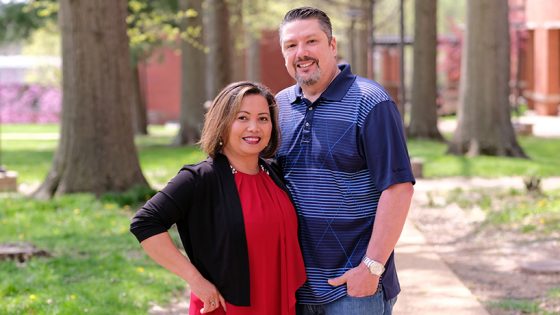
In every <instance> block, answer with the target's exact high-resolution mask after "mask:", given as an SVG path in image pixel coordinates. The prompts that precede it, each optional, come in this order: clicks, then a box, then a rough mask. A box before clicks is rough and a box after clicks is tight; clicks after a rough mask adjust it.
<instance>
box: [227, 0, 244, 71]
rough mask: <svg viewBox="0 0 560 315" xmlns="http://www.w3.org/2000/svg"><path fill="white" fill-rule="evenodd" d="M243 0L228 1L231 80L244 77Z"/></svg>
mask: <svg viewBox="0 0 560 315" xmlns="http://www.w3.org/2000/svg"><path fill="white" fill-rule="evenodd" d="M243 2H244V1H243V0H236V1H230V2H229V12H230V14H229V16H230V29H231V34H232V36H230V38H229V40H230V48H231V50H230V53H231V56H230V60H231V62H230V71H231V80H232V81H241V80H245V79H246V75H245V58H244V56H245V47H246V46H245V36H243V34H244V33H245V32H244V30H243V29H244V27H243Z"/></svg>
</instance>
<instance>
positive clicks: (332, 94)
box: [290, 64, 356, 104]
mask: <svg viewBox="0 0 560 315" xmlns="http://www.w3.org/2000/svg"><path fill="white" fill-rule="evenodd" d="M338 68H339V69H340V73H339V74H338V75H337V76H336V77H335V78H334V80H333V81H332V82H331V84H329V86H328V87H327V89H326V90H325V91H323V93H322V94H321V96H320V97H319V99H323V100H329V101H335V102H336V101H340V100H342V98H344V96H345V95H346V93H347V92H348V90H349V89H350V87H351V86H352V84H353V83H354V80H355V79H356V75H354V74H353V73H352V69H351V68H350V65H349V64H342V65H339V66H338ZM302 98H303V91H302V89H301V86H300V85H299V84H296V85H295V86H294V88H293V89H292V93H290V103H292V104H293V103H295V102H298V101H300V100H301V99H302Z"/></svg>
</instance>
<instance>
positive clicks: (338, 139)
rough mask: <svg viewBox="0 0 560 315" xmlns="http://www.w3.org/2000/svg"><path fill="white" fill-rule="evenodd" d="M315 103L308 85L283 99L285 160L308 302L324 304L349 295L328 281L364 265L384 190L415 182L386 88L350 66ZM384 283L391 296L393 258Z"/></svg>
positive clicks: (302, 296) (281, 156) (395, 289)
mask: <svg viewBox="0 0 560 315" xmlns="http://www.w3.org/2000/svg"><path fill="white" fill-rule="evenodd" d="M340 69H341V73H339V74H338V76H337V77H336V78H335V79H334V80H333V82H331V84H330V85H329V87H328V88H327V89H326V90H325V91H324V92H323V94H322V95H321V97H319V99H317V100H316V101H315V102H314V103H311V102H310V101H309V100H307V99H305V98H303V96H302V92H301V88H300V87H299V86H297V85H295V86H292V87H289V88H287V89H285V90H283V91H281V92H280V93H278V95H277V96H276V99H277V101H278V105H279V107H280V110H279V111H280V115H279V119H280V128H281V131H282V133H281V134H282V141H281V145H280V148H279V151H278V155H277V158H278V163H279V165H280V166H281V167H282V169H283V171H284V176H285V178H286V182H287V184H288V188H289V189H290V192H291V194H292V196H293V199H294V202H295V206H296V209H297V212H298V217H299V232H300V243H301V247H302V251H303V257H304V260H305V266H306V270H307V282H306V284H305V285H304V286H303V287H302V288H301V289H300V290H299V291H298V299H299V302H300V303H304V304H324V303H328V302H331V301H334V300H336V299H338V298H340V297H343V296H345V295H346V286H340V287H331V286H330V285H329V284H328V283H327V280H328V279H329V278H335V277H337V276H340V275H342V274H343V273H344V272H345V271H347V270H348V269H351V268H353V267H355V266H357V265H358V264H360V262H361V260H362V258H363V257H364V255H365V252H366V249H367V245H368V242H369V240H370V237H371V231H372V228H373V223H374V220H375V212H376V209H377V203H378V201H379V197H380V196H381V193H382V192H383V190H385V189H386V188H388V187H389V186H391V185H393V184H396V183H403V182H413V183H414V177H413V175H412V170H411V167H410V160H409V157H408V152H407V148H406V143H405V138H404V133H403V127H402V123H401V117H400V115H399V113H398V111H397V109H396V106H395V104H394V102H393V101H392V100H391V98H390V97H389V95H388V94H387V93H386V92H385V90H384V89H383V88H382V87H381V86H379V85H378V84H377V83H375V82H373V81H370V80H367V79H365V78H362V77H357V76H355V75H353V74H352V72H351V70H350V66H349V65H342V66H340ZM381 282H382V284H383V288H384V291H385V297H386V298H387V299H390V298H393V297H395V296H396V295H397V294H398V293H399V291H400V287H399V282H398V279H397V274H396V271H395V264H394V258H393V254H391V257H390V258H389V260H388V261H387V264H386V271H385V273H384V274H383V276H382V279H381Z"/></svg>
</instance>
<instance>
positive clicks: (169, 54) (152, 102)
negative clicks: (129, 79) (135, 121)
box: [138, 48, 181, 124]
mask: <svg viewBox="0 0 560 315" xmlns="http://www.w3.org/2000/svg"><path fill="white" fill-rule="evenodd" d="M138 71H139V72H140V73H139V77H140V82H141V88H142V91H143V93H144V97H145V99H146V107H147V108H148V121H149V122H150V123H154V124H162V123H165V122H167V121H170V120H178V119H179V113H180V107H181V90H180V89H181V56H180V55H179V54H178V53H175V51H174V50H172V49H170V48H161V49H159V50H157V51H155V52H154V54H152V56H151V57H150V58H149V59H148V60H147V61H146V62H145V63H142V64H140V65H139V67H138Z"/></svg>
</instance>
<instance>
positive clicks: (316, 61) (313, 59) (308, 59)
mask: <svg viewBox="0 0 560 315" xmlns="http://www.w3.org/2000/svg"><path fill="white" fill-rule="evenodd" d="M301 61H313V62H315V63H316V64H319V60H317V59H315V58H313V57H309V56H305V57H301V58H298V59H297V60H296V61H294V67H296V65H297V63H298V62H301Z"/></svg>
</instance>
